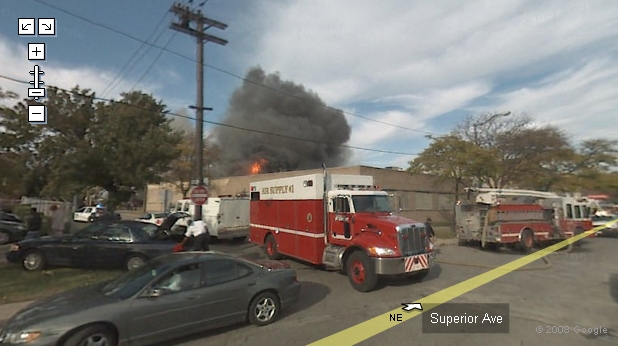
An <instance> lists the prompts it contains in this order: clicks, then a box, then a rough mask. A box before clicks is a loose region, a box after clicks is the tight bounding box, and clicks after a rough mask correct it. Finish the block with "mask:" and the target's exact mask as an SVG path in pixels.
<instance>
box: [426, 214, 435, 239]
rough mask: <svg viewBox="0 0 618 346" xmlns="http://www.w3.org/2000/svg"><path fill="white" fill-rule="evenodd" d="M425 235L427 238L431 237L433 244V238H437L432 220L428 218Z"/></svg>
mask: <svg viewBox="0 0 618 346" xmlns="http://www.w3.org/2000/svg"><path fill="white" fill-rule="evenodd" d="M425 233H426V234H427V237H429V241H431V242H433V238H434V237H435V236H436V232H434V230H433V227H431V218H430V217H428V218H427V221H425Z"/></svg>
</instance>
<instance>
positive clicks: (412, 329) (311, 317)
mask: <svg viewBox="0 0 618 346" xmlns="http://www.w3.org/2000/svg"><path fill="white" fill-rule="evenodd" d="M585 242H586V243H585V244H584V245H583V247H581V248H580V249H578V250H577V251H576V252H575V253H572V254H555V255H551V256H550V257H549V259H550V262H551V266H549V267H548V266H547V265H545V264H543V263H542V262H539V263H536V262H535V263H533V264H531V265H529V266H527V267H526V268H528V269H533V270H532V271H520V272H514V273H510V274H507V275H505V276H503V277H501V278H499V279H498V280H496V281H494V282H491V283H489V284H487V285H485V286H482V287H480V288H478V289H476V290H473V291H472V292H470V293H467V294H465V295H463V296H461V297H459V298H457V299H455V300H454V301H452V303H508V304H509V307H510V326H509V328H510V331H509V333H508V334H424V333H422V322H421V316H419V317H416V318H414V319H412V320H410V321H408V322H404V323H401V324H398V325H397V324H396V323H395V322H390V323H393V328H391V329H388V330H387V331H385V332H383V333H381V334H378V335H376V336H375V337H372V338H370V339H368V340H366V341H364V342H363V343H361V344H360V345H382V344H385V345H410V344H414V345H455V344H457V345H478V344H483V343H484V344H501V345H514V346H515V345H517V346H521V345H545V344H548V343H555V344H560V345H572V346H579V345H611V344H616V343H618V321H617V320H616V319H615V316H616V315H618V268H617V267H616V265H615V263H616V259H617V258H618V255H616V254H615V253H616V246H618V239H611V238H597V239H589V240H586V241H585ZM212 248H213V250H216V251H224V252H232V253H240V254H243V255H245V256H247V257H253V258H262V257H263V252H262V250H261V249H260V248H258V247H255V246H252V245H250V244H231V243H221V244H215V245H213V246H212ZM0 251H2V249H0ZM437 257H438V259H439V260H442V261H448V262H459V263H463V264H466V266H455V265H450V264H439V265H437V266H436V267H435V268H434V270H433V272H432V273H431V274H430V275H429V276H428V277H427V278H426V279H425V280H423V282H420V283H414V282H410V281H405V280H391V281H389V282H388V283H387V284H386V285H384V287H382V288H381V289H379V290H377V291H374V292H371V293H359V292H356V291H354V290H353V289H352V288H351V287H350V285H349V283H348V281H347V278H346V277H345V276H343V275H341V274H338V273H332V272H325V271H321V270H318V269H315V268H312V267H310V266H306V265H304V264H300V263H297V262H294V261H288V262H290V263H291V264H292V266H293V267H294V268H295V269H296V270H297V271H298V277H299V280H300V281H301V283H302V287H303V289H302V296H301V301H300V302H299V303H298V304H297V305H296V306H294V307H293V308H291V309H290V310H289V311H286V312H285V313H284V314H283V315H282V316H281V318H280V320H279V321H277V322H276V323H274V324H272V325H269V326H266V327H261V328H258V327H254V326H248V325H239V326H234V327H231V328H225V329H222V330H217V331H214V332H209V333H204V334H200V335H195V336H192V337H189V338H185V339H183V340H177V341H175V342H173V343H166V344H161V345H159V346H166V345H183V346H189V345H195V346H198V345H204V344H205V343H208V344H213V345H214V344H216V345H238V344H248V345H260V344H272V343H276V344H279V345H290V346H293V345H307V344H309V343H311V342H314V341H317V340H319V339H322V338H324V337H327V336H329V335H331V334H334V333H337V332H339V331H341V330H344V329H346V328H348V327H352V326H354V325H356V324H358V323H361V322H364V321H366V320H368V319H371V318H373V317H376V316H379V315H381V314H383V313H386V312H389V311H391V310H393V309H397V308H398V307H401V304H402V303H405V302H414V301H415V300H417V299H420V298H422V297H425V296H428V295H430V294H433V293H435V292H438V291H440V290H442V289H445V288H447V287H449V286H452V285H454V284H457V283H460V282H462V281H464V280H466V279H468V278H472V277H474V276H476V275H479V274H481V273H483V272H485V271H487V270H488V269H484V268H476V267H474V265H475V264H478V265H483V266H488V265H493V266H499V265H501V264H505V263H507V262H510V261H512V260H514V259H517V258H520V257H521V255H519V254H512V253H492V252H482V251H479V250H476V249H470V248H463V247H457V246H444V247H441V248H440V253H439V254H438V255H437ZM550 326H556V327H558V326H562V327H565V326H568V327H569V328H570V329H569V330H570V332H569V333H568V334H564V333H563V334H556V333H546V331H547V330H551V329H552V328H551V327H550ZM538 327H541V328H542V329H543V330H544V331H543V332H542V333H538V332H537V328H538ZM575 327H580V328H594V327H601V328H606V329H607V333H605V334H603V333H600V335H594V334H592V335H591V334H588V333H575V332H574V331H573V329H574V328H575ZM553 329H554V330H556V329H557V328H555V327H554V328H553ZM562 329H563V330H564V328H562Z"/></svg>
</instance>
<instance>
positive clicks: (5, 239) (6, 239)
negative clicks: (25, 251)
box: [0, 231, 11, 245]
mask: <svg viewBox="0 0 618 346" xmlns="http://www.w3.org/2000/svg"><path fill="white" fill-rule="evenodd" d="M10 242H11V233H9V232H6V231H0V245H4V244H8V243H10Z"/></svg>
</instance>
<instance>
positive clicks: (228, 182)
mask: <svg viewBox="0 0 618 346" xmlns="http://www.w3.org/2000/svg"><path fill="white" fill-rule="evenodd" d="M315 173H322V169H312V170H304V171H293V172H279V173H267V174H256V175H247V176H238V177H229V178H222V179H215V180H212V181H210V182H209V184H208V185H209V187H208V189H209V195H211V196H213V197H215V196H238V195H243V194H248V190H249V184H250V183H251V182H255V181H263V180H269V179H277V178H285V177H292V176H299V175H305V174H315ZM328 173H331V174H358V175H371V176H373V178H374V183H375V185H377V186H379V187H380V189H381V190H384V191H387V192H389V194H390V198H391V204H392V206H393V208H394V209H395V210H397V209H398V208H402V209H403V210H402V212H401V214H402V216H406V217H409V218H412V219H415V220H425V218H427V217H431V218H432V219H433V220H434V221H435V222H440V223H443V222H449V221H450V220H451V217H452V215H453V204H454V188H455V185H454V181H451V180H447V179H439V178H437V177H434V176H429V175H412V174H410V173H407V172H404V171H402V170H401V169H398V168H397V167H388V168H376V167H368V166H350V167H335V168H329V169H328ZM181 198H182V194H181V193H179V192H178V190H177V189H176V188H175V187H174V185H172V184H161V185H148V186H147V188H146V197H145V202H144V208H145V212H155V211H162V210H165V209H166V204H167V206H168V207H169V205H170V204H172V203H173V202H175V201H176V200H178V199H181Z"/></svg>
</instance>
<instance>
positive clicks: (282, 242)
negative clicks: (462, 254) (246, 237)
mask: <svg viewBox="0 0 618 346" xmlns="http://www.w3.org/2000/svg"><path fill="white" fill-rule="evenodd" d="M250 193H251V202H250V203H251V207H250V213H251V217H250V220H251V228H250V241H251V242H252V243H255V244H258V245H260V246H265V248H266V253H267V255H268V257H269V258H270V259H279V258H281V257H283V256H286V257H290V258H295V259H299V260H301V261H304V262H309V263H311V264H313V265H319V266H323V267H324V268H325V269H327V270H335V271H342V272H344V273H346V274H347V275H348V278H349V281H350V284H351V285H352V287H354V289H356V290H358V291H360V292H368V291H371V290H373V289H375V287H376V285H377V284H378V280H379V276H381V275H400V274H403V275H410V276H413V277H416V278H419V279H420V278H422V277H424V276H426V275H427V273H428V272H429V270H430V268H431V267H432V266H433V257H432V256H431V255H432V250H431V249H430V244H429V239H428V238H427V237H426V234H425V227H424V224H423V223H420V222H416V221H413V220H410V219H407V218H404V217H401V216H397V215H394V214H393V212H392V211H391V207H390V204H389V199H388V193H387V192H384V191H378V190H377V189H376V188H375V187H374V185H373V177H371V176H361V175H336V174H333V175H331V174H326V171H324V174H311V175H304V176H298V177H290V178H281V179H274V180H268V181H260V182H255V183H251V184H250Z"/></svg>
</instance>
